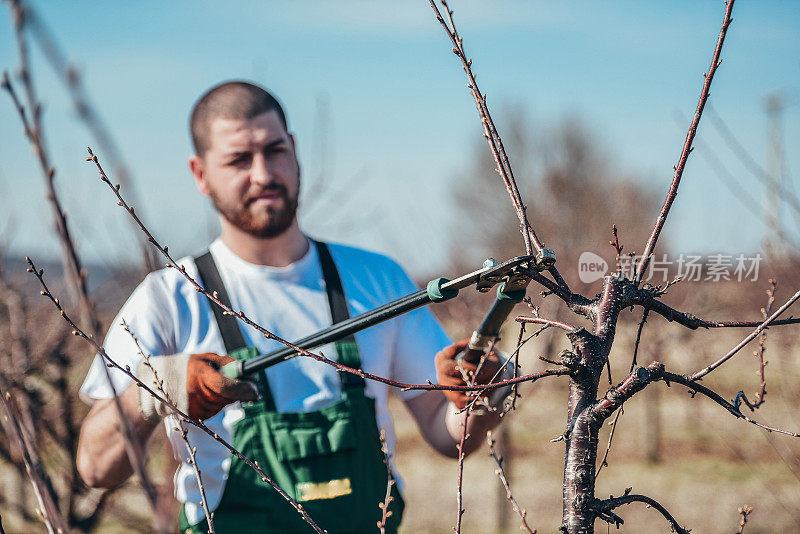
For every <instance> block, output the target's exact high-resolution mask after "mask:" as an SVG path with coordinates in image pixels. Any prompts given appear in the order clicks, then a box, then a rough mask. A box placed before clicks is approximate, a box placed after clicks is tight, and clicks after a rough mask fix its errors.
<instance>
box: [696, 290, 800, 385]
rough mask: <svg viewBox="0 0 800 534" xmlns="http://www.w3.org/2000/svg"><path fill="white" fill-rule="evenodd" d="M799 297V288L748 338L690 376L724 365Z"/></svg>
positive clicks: (700, 376)
mask: <svg viewBox="0 0 800 534" xmlns="http://www.w3.org/2000/svg"><path fill="white" fill-rule="evenodd" d="M797 299H800V290H798V291H797V293H795V294H794V295H792V296H791V297H790V298H789V300H787V301H786V302H784V303H783V305H782V306H781V307H780V308H778V309H777V310H775V313H773V314H772V315H770V316H769V317H768V318H767V319H765V320H764V321H763V322H762V323H760V324H759V325H758V328H756V329H755V330H753V331H752V332H750V334H749V335H748V336H747V337H746V338H744V339H743V340H742V341H741V342H739V344H738V345H736V346H735V347H733V348H732V349H731V350H729V351H728V353H727V354H725V356H723V357H722V358H720V359H719V360H717V361H716V362H714V363H712V364H711V365H709V366H708V367H705V368H704V369H701V370H700V371H697V372H696V373H694V374H693V375H691V376H690V377H689V378H691V379H692V380H697V379H699V378H702V377H704V376H706V375H707V374H708V373H710V372H711V371H713V370H714V369H716V368H717V367H719V366H720V365H722V364H723V363H725V362H726V361H728V360H730V359H731V358H732V357H733V356H734V355H735V354H736V353H737V352H739V351H740V350H741V349H742V348H744V346H745V345H747V344H748V343H750V342H751V341H752V340H754V339H755V338H756V337H758V335H759V334H760V333H761V332H763V331H764V330H765V329H766V328H767V327H768V326H770V325H771V324H773V322H775V319H776V318H778V317H780V315H781V314H782V313H783V312H785V311H786V310H787V309H789V307H790V306H791V305H792V304H794V303H795V302H796V301H797Z"/></svg>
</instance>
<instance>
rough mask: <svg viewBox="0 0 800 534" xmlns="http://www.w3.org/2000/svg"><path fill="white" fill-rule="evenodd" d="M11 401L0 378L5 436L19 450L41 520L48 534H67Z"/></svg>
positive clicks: (0, 397)
mask: <svg viewBox="0 0 800 534" xmlns="http://www.w3.org/2000/svg"><path fill="white" fill-rule="evenodd" d="M11 399H12V398H11V394H10V393H9V391H8V388H7V386H6V384H5V381H4V380H2V377H0V411H1V412H2V419H3V423H4V424H3V426H4V427H5V429H6V435H7V436H8V437H9V439H10V440H12V441H14V442H15V443H16V444H17V447H19V449H20V453H21V455H22V460H23V462H24V463H25V471H26V474H27V476H28V480H30V483H31V486H32V487H33V493H34V495H35V496H36V501H37V502H38V504H39V512H41V514H40V515H41V519H42V521H43V522H44V524H45V526H46V527H47V531H48V532H49V533H50V534H68V533H69V527H67V523H66V521H64V518H63V517H62V516H61V513H60V512H59V510H58V505H57V504H56V502H55V496H54V495H52V494H51V493H50V491H49V489H48V488H47V484H45V482H44V480H43V479H42V477H41V476H40V473H43V470H42V467H41V465H38V463H37V462H35V461H34V459H33V456H34V455H33V452H34V451H35V448H34V444H33V443H30V442H29V440H27V439H26V438H25V433H24V432H23V431H22V427H21V425H20V422H19V418H18V417H17V416H16V413H15V410H14V407H13V405H12V402H11Z"/></svg>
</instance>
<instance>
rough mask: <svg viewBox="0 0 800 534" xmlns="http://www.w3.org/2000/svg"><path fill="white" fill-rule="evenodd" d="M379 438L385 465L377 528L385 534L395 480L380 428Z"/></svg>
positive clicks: (384, 436)
mask: <svg viewBox="0 0 800 534" xmlns="http://www.w3.org/2000/svg"><path fill="white" fill-rule="evenodd" d="M379 438H380V440H381V452H382V453H383V463H384V464H385V465H386V495H385V496H384V498H383V502H382V503H378V507H379V508H380V509H381V520H380V521H379V522H378V528H379V529H380V531H381V534H386V521H387V520H388V519H389V517H390V516H391V515H392V511H391V510H389V505H390V504H391V503H392V501H394V497H392V488H393V487H394V486H395V484H396V483H397V482H396V481H395V479H394V473H392V463H391V455H390V454H389V446H388V445H387V444H386V433H385V432H384V431H383V429H381V432H380V435H379Z"/></svg>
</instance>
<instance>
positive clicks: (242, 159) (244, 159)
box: [228, 154, 251, 167]
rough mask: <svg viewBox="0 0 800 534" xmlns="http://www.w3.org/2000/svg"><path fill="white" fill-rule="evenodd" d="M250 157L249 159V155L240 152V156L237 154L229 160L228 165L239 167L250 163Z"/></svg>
mask: <svg viewBox="0 0 800 534" xmlns="http://www.w3.org/2000/svg"><path fill="white" fill-rule="evenodd" d="M250 159H251V158H250V155H248V154H242V155H241V156H237V157H235V158H233V159H232V160H230V162H229V163H228V165H231V166H233V167H241V166H243V165H249V164H250Z"/></svg>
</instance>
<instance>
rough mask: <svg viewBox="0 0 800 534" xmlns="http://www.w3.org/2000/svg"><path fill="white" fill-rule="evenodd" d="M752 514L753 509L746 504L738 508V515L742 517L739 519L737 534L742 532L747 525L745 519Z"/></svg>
mask: <svg viewBox="0 0 800 534" xmlns="http://www.w3.org/2000/svg"><path fill="white" fill-rule="evenodd" d="M752 513H753V508H752V507H751V506H747V505H746V504H745V505H744V506H742V507H741V508H739V515H740V516H742V517H741V519H739V534H742V533H743V532H744V526H745V525H746V524H747V518H748V517H749V516H750V514H752Z"/></svg>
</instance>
